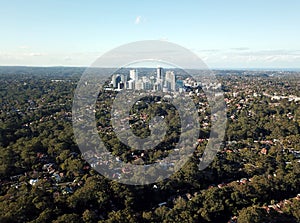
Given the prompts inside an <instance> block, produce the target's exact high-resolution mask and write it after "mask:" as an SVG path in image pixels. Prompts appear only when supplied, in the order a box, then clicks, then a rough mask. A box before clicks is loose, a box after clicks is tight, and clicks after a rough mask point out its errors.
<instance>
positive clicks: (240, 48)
mask: <svg viewBox="0 0 300 223" xmlns="http://www.w3.org/2000/svg"><path fill="white" fill-rule="evenodd" d="M231 50H237V51H244V50H250V49H249V48H248V47H236V48H231Z"/></svg>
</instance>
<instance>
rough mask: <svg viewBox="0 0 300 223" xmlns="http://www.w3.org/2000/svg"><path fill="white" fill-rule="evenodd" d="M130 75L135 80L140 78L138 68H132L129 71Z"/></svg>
mask: <svg viewBox="0 0 300 223" xmlns="http://www.w3.org/2000/svg"><path fill="white" fill-rule="evenodd" d="M129 77H130V79H131V80H134V81H136V80H138V79H139V75H138V71H137V69H133V70H130V71H129Z"/></svg>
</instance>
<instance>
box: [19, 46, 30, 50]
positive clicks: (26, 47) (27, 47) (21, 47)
mask: <svg viewBox="0 0 300 223" xmlns="http://www.w3.org/2000/svg"><path fill="white" fill-rule="evenodd" d="M19 48H20V49H22V50H28V49H29V48H30V47H29V46H27V45H23V46H19Z"/></svg>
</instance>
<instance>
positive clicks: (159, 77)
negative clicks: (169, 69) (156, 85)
mask: <svg viewBox="0 0 300 223" xmlns="http://www.w3.org/2000/svg"><path fill="white" fill-rule="evenodd" d="M156 74H157V77H156V79H157V80H162V74H163V69H162V68H161V67H158V68H157V69H156Z"/></svg>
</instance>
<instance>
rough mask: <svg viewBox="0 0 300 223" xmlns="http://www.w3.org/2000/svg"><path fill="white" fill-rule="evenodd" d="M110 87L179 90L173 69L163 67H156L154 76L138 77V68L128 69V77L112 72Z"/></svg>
mask: <svg viewBox="0 0 300 223" xmlns="http://www.w3.org/2000/svg"><path fill="white" fill-rule="evenodd" d="M111 85H112V88H114V89H118V90H121V89H129V90H146V91H163V92H175V91H177V90H180V87H182V86H180V84H179V86H177V85H178V84H177V85H176V77H175V74H174V71H166V72H164V70H163V68H161V67H158V68H157V69H156V77H155V76H151V77H147V76H142V77H139V74H138V70H137V69H132V70H130V71H129V77H128V75H126V74H113V75H112V80H111Z"/></svg>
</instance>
